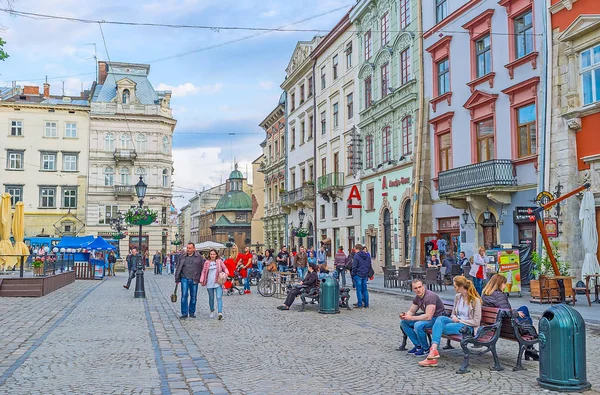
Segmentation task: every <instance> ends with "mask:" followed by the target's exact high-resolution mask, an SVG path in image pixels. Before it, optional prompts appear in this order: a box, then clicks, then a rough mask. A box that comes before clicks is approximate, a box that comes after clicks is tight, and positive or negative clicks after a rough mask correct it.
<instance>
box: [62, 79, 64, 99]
mask: <svg viewBox="0 0 600 395" xmlns="http://www.w3.org/2000/svg"><path fill="white" fill-rule="evenodd" d="M62 83H63V94H62V95H63V96H64V95H65V82H64V81H63V82H62Z"/></svg>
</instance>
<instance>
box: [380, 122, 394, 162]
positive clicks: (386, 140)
mask: <svg viewBox="0 0 600 395" xmlns="http://www.w3.org/2000/svg"><path fill="white" fill-rule="evenodd" d="M381 149H382V152H383V161H384V162H388V161H390V160H392V128H390V127H389V126H386V127H384V128H383V130H382V131H381Z"/></svg>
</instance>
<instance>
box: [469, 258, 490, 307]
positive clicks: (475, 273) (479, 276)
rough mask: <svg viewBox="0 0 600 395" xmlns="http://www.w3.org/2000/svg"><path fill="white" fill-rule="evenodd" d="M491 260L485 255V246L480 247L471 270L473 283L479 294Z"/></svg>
mask: <svg viewBox="0 0 600 395" xmlns="http://www.w3.org/2000/svg"><path fill="white" fill-rule="evenodd" d="M489 261H490V258H489V257H488V256H486V255H485V248H483V247H479V253H478V254H475V256H474V257H473V266H471V270H470V271H469V275H470V276H471V277H473V284H474V285H475V289H476V290H477V293H478V294H479V295H481V291H482V288H483V280H484V279H485V277H486V269H487V264H488V263H489Z"/></svg>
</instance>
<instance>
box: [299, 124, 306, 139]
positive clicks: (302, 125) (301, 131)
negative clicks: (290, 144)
mask: <svg viewBox="0 0 600 395" xmlns="http://www.w3.org/2000/svg"><path fill="white" fill-rule="evenodd" d="M304 133H305V127H304V121H302V122H300V145H302V144H304V142H305V141H306V140H305V139H304V138H305V136H304Z"/></svg>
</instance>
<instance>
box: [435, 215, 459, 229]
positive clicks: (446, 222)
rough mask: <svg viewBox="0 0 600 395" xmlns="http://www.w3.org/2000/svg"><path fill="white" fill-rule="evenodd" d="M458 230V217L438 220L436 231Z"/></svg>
mask: <svg viewBox="0 0 600 395" xmlns="http://www.w3.org/2000/svg"><path fill="white" fill-rule="evenodd" d="M459 228H460V219H459V218H458V217H450V218H439V219H438V231H443V230H454V229H459Z"/></svg>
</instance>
